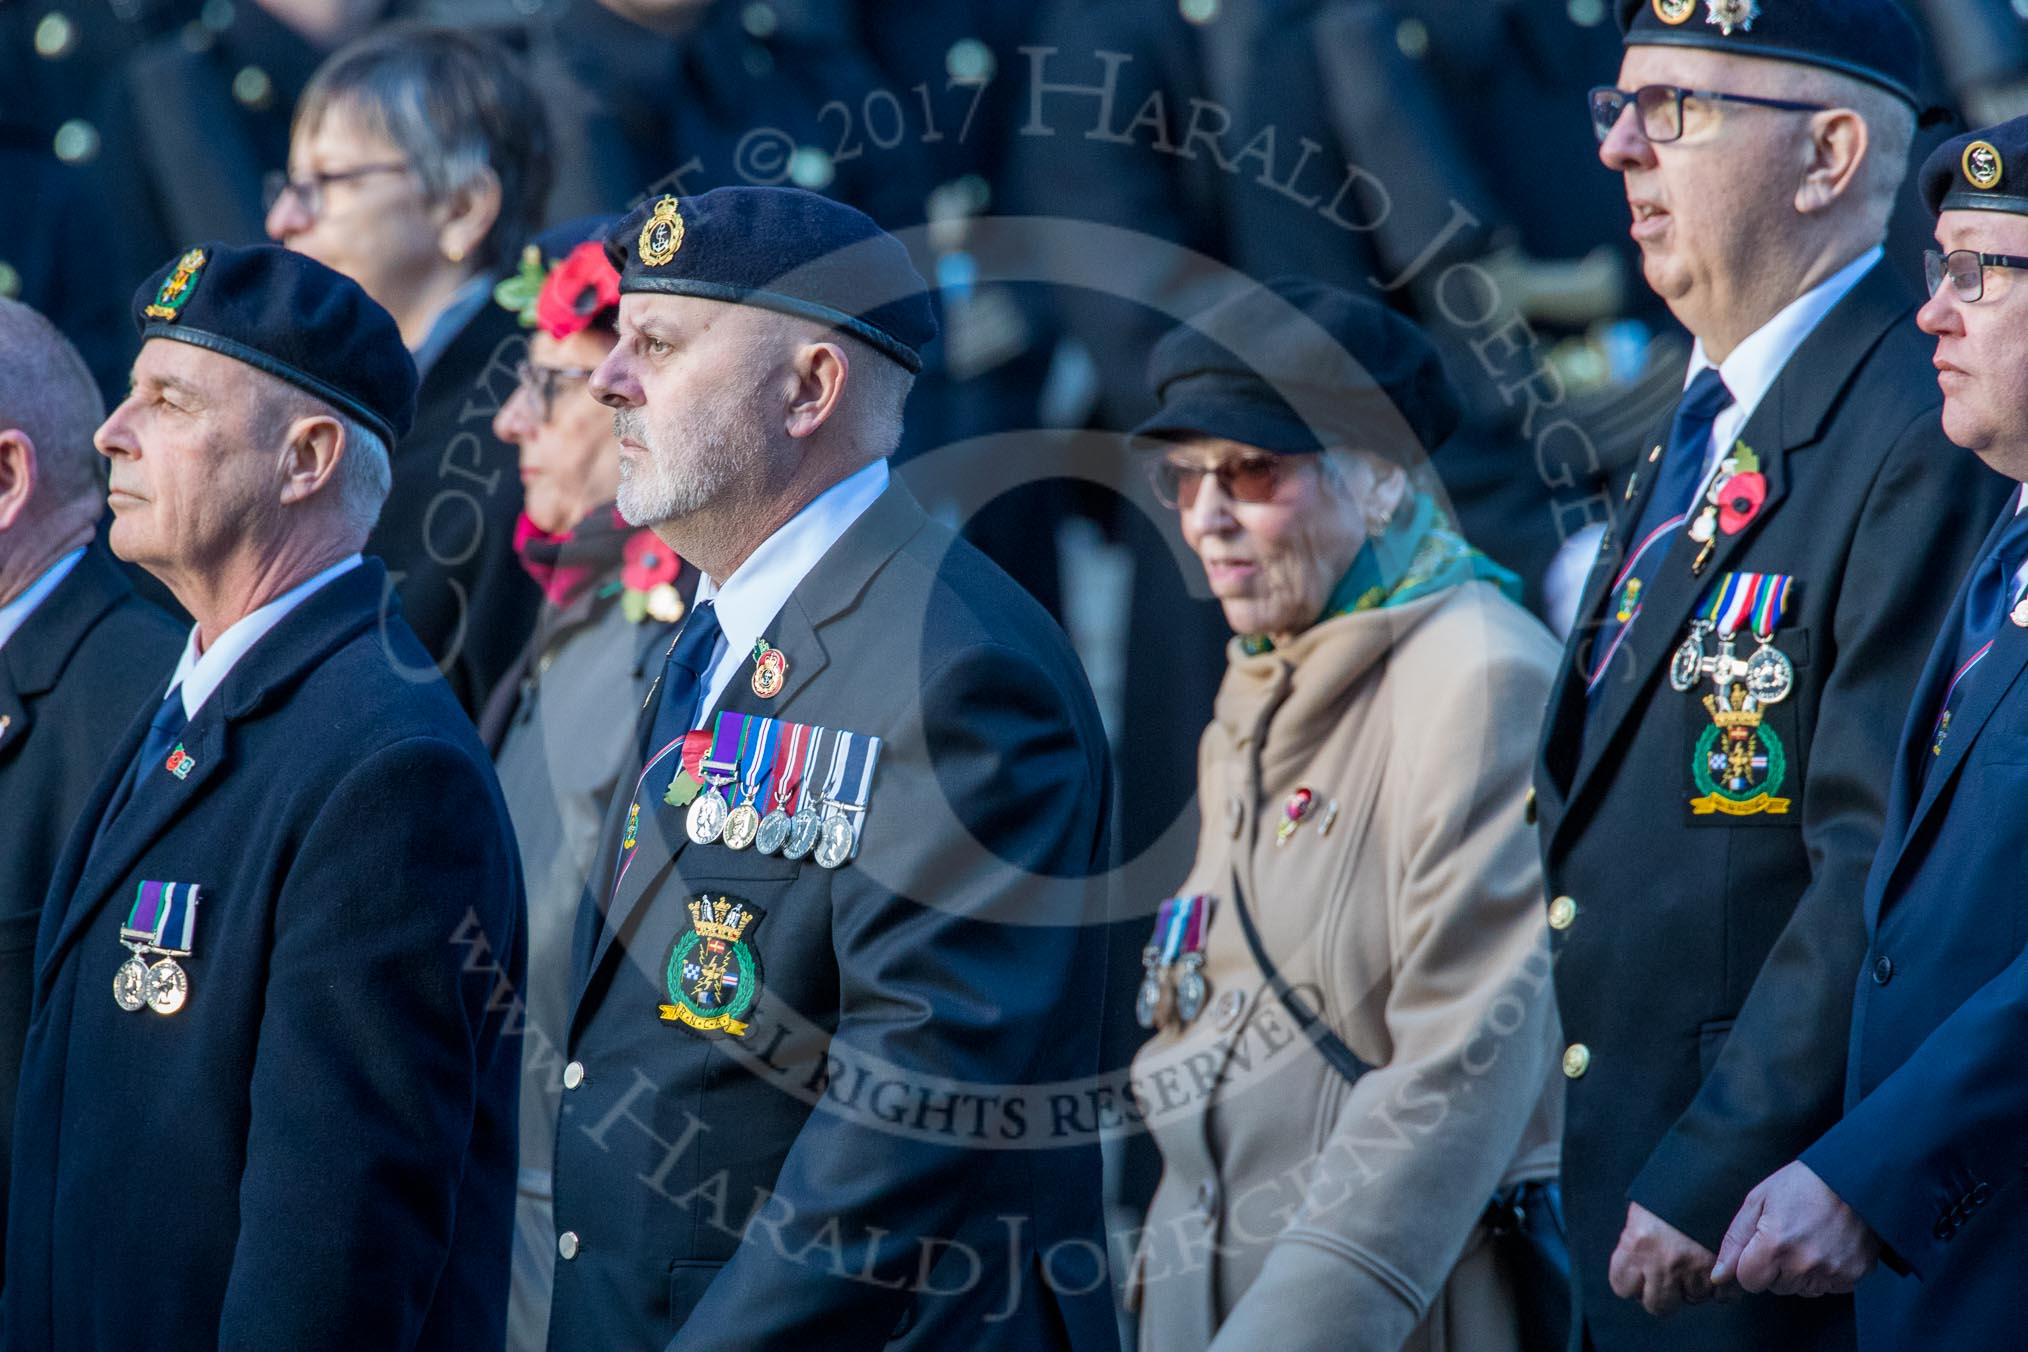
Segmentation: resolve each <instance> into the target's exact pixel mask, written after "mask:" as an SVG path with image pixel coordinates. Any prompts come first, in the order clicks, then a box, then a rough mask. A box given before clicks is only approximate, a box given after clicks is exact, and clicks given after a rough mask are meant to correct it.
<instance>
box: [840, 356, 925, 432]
mask: <svg viewBox="0 0 2028 1352" xmlns="http://www.w3.org/2000/svg"><path fill="white" fill-rule="evenodd" d="M837 337H838V341H839V342H840V344H841V345H842V346H843V347H845V348H846V349H847V352H848V354H849V357H850V360H851V362H852V374H851V375H850V377H848V379H847V383H846V389H847V390H848V393H847V395H846V398H847V399H848V400H850V401H851V403H852V405H853V408H854V412H853V417H854V419H855V422H856V440H857V441H858V443H859V446H860V449H862V450H864V451H865V452H867V454H869V455H871V456H874V457H876V458H879V459H886V458H887V457H888V456H890V455H893V454H894V453H895V451H896V450H897V449H899V448H900V446H901V433H902V423H903V418H902V414H903V411H904V410H905V409H906V408H907V406H908V395H909V391H910V390H913V389H914V388H915V376H914V375H912V374H910V372H909V370H908V368H907V367H905V366H903V365H902V364H901V363H900V362H898V361H895V360H894V359H893V358H892V357H888V356H885V355H884V354H882V353H879V352H876V351H874V349H873V348H872V347H871V346H870V345H868V344H866V343H862V342H860V341H858V340H857V339H855V338H845V337H843V336H842V335H838V336H837ZM855 385H856V386H858V389H857V390H853V389H852V387H853V386H855Z"/></svg>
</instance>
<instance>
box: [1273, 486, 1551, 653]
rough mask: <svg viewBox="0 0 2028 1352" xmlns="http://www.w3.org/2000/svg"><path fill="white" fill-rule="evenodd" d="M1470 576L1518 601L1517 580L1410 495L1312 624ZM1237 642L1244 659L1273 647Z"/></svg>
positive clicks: (1421, 497)
mask: <svg viewBox="0 0 2028 1352" xmlns="http://www.w3.org/2000/svg"><path fill="white" fill-rule="evenodd" d="M1475 578H1477V579H1483V580H1485V581H1487V582H1490V583H1492V584H1493V585H1494V586H1496V587H1498V588H1499V589H1500V590H1501V591H1502V592H1504V593H1506V595H1507V598H1508V599H1509V600H1511V601H1515V602H1519V601H1520V599H1521V579H1520V577H1519V576H1517V575H1516V574H1514V573H1512V572H1509V571H1508V570H1507V569H1505V568H1502V567H1501V566H1500V565H1499V564H1497V563H1495V562H1493V561H1492V560H1491V559H1489V558H1487V557H1486V556H1485V555H1484V554H1482V553H1480V552H1479V551H1478V550H1476V549H1474V548H1472V546H1471V545H1469V544H1467V543H1465V537H1464V536H1462V535H1459V534H1458V532H1457V528H1456V527H1455V526H1453V525H1452V524H1451V520H1450V518H1449V517H1448V516H1446V515H1445V514H1444V510H1443V508H1441V507H1439V506H1437V503H1436V499H1435V498H1433V497H1431V496H1430V495H1429V494H1427V493H1412V494H1410V495H1409V496H1408V498H1407V500H1406V501H1405V502H1404V503H1403V504H1402V510H1400V511H1397V512H1396V513H1395V514H1394V520H1393V521H1392V522H1390V523H1389V525H1388V527H1387V529H1386V530H1385V531H1384V532H1382V533H1381V534H1380V535H1378V536H1374V537H1371V538H1369V539H1368V540H1367V541H1366V543H1365V544H1363V545H1361V546H1360V547H1359V553H1358V555H1357V556H1356V557H1355V558H1354V559H1353V560H1352V566H1351V567H1350V568H1348V569H1346V570H1345V576H1343V577H1341V578H1339V579H1338V585H1337V586H1336V587H1334V588H1332V589H1331V597H1330V599H1329V600H1328V601H1326V602H1325V603H1324V613H1323V614H1321V615H1319V616H1318V617H1317V622H1318V623H1321V622H1322V621H1324V620H1328V619H1332V618H1334V617H1336V616H1339V615H1353V614H1357V613H1358V612H1360V611H1362V610H1384V609H1386V608H1387V607H1389V606H1398V605H1404V604H1406V603H1407V602H1410V601H1419V600H1421V599H1422V598H1423V597H1425V596H1428V595H1430V594H1432V593H1434V592H1438V591H1441V590H1443V589H1444V588H1445V587H1455V586H1457V585H1458V584H1459V583H1460V582H1470V581H1472V580H1473V579H1475ZM1241 643H1242V644H1243V645H1244V647H1245V650H1246V652H1247V653H1248V655H1250V656H1251V655H1258V654H1260V653H1264V652H1271V651H1273V649H1274V646H1275V645H1274V640H1273V639H1271V638H1269V637H1268V636H1267V635H1266V634H1248V635H1246V636H1245V637H1244V638H1243V639H1241Z"/></svg>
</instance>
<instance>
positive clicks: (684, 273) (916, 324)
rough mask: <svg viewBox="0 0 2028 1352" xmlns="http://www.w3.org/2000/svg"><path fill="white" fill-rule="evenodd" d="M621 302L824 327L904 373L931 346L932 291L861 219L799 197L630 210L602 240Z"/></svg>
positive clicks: (746, 195) (734, 194)
mask: <svg viewBox="0 0 2028 1352" xmlns="http://www.w3.org/2000/svg"><path fill="white" fill-rule="evenodd" d="M606 257H608V258H610V259H611V260H612V263H613V266H614V267H615V268H618V269H619V272H620V292H621V294H623V295H624V294H626V293H627V292H630V291H633V292H642V291H648V292H660V293H661V294H663V295H669V296H697V297H701V298H702V299H705V300H717V301H725V302H728V303H730V304H735V305H755V306H760V307H761V308H763V309H768V310H775V311H779V312H780V313H783V314H791V315H799V316H801V317H802V318H804V319H810V320H814V321H816V322H817V323H820V324H825V325H828V326H830V327H832V328H835V329H837V330H838V331H839V332H841V333H845V334H849V335H850V336H852V337H854V338H857V339H858V340H859V341H861V342H863V343H865V344H867V345H868V346H869V347H872V348H873V349H874V350H875V351H877V352H880V353H882V354H883V355H885V356H888V357H891V358H893V359H894V360H895V361H897V362H900V363H901V364H902V365H903V366H904V367H906V368H907V369H908V370H910V371H920V370H922V350H923V348H924V347H926V346H928V345H929V343H930V342H931V340H933V339H934V338H935V337H936V336H937V321H936V312H935V310H934V309H933V307H932V306H931V305H930V298H929V285H928V283H926V282H924V281H923V279H922V274H921V273H919V272H917V271H916V269H915V264H914V263H912V262H910V261H909V257H908V250H907V249H906V248H904V247H903V246H902V243H901V241H900V240H898V239H896V238H895V237H894V236H892V235H890V234H888V233H887V232H886V231H885V230H882V229H881V228H880V227H879V226H878V225H876V224H874V222H873V219H872V218H871V217H869V216H867V215H866V214H865V213H864V212H861V211H858V210H855V209H854V208H852V207H848V206H846V205H845V204H843V203H842V202H834V201H832V200H831V199H830V198H828V197H824V196H821V195H820V194H817V193H813V192H806V191H804V190H803V189H801V188H747V187H733V188H713V189H712V190H711V191H710V192H705V193H699V194H698V195H697V196H695V197H684V198H680V199H679V198H675V197H666V196H665V197H661V198H658V199H657V200H655V201H653V202H648V203H645V204H643V205H641V206H639V207H636V208H635V209H634V210H633V211H631V212H628V213H627V215H626V216H625V217H623V218H622V219H621V221H620V223H619V224H618V225H617V226H615V227H614V228H613V231H612V233H611V234H610V235H608V236H607V237H606Z"/></svg>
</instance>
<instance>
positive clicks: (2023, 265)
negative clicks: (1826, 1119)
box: [1719, 119, 2028, 1352]
mask: <svg viewBox="0 0 2028 1352" xmlns="http://www.w3.org/2000/svg"><path fill="white" fill-rule="evenodd" d="M1921 191H1922V198H1923V203H1924V205H1925V206H1927V207H1928V208H1929V210H1930V211H1931V212H1932V213H1934V214H1935V215H1936V242H1937V247H1936V248H1935V249H1934V250H1932V251H1930V252H1929V254H1928V260H1927V261H1928V273H1929V277H1930V282H1931V295H1930V298H1929V300H1928V302H1927V303H1926V304H1925V305H1924V306H1923V307H1922V310H1921V311H1920V313H1919V314H1918V316H1917V318H1918V319H1919V321H1920V323H1921V325H1922V330H1923V332H1924V333H1926V334H1928V335H1930V336H1931V337H1933V338H1934V339H1935V340H1936V358H1935V360H1936V366H1937V372H1938V374H1937V383H1938V385H1939V386H1940V387H1941V388H1942V390H1943V397H1944V406H1943V428H1944V431H1945V433H1946V434H1947V435H1948V436H1949V437H1950V439H1951V440H1952V441H1953V442H1955V443H1957V445H1959V446H1961V447H1963V448H1964V452H1961V454H1964V453H1965V452H1969V453H1970V454H1968V455H1966V458H1967V459H1969V458H1971V456H1973V455H1975V456H1976V457H1977V458H1978V459H1979V460H1980V461H1981V462H1983V463H1984V464H1986V465H1987V466H1989V467H1991V468H1992V469H1993V470H1995V471H1997V472H1998V473H2000V474H2002V475H2004V476H2005V477H2006V479H2007V480H2008V481H2010V482H2013V483H2017V484H2021V483H2028V392H2024V388H2023V384H2022V378H2023V373H2024V372H2028V119H2017V120H2015V121H2013V122H2009V123H2006V124H2004V125H2002V126H1998V127H1990V128H1987V129H1985V130H1982V131H1977V132H1971V133H1967V134H1965V135H1963V136H1959V137H1957V138H1956V139H1954V140H1951V141H1948V142H1945V143H1944V144H1943V145H1941V146H1939V147H1937V149H1936V151H1935V152H1934V153H1933V154H1932V155H1931V156H1930V158H1929V159H1928V161H1927V162H1926V163H1925V164H1924V165H1923V169H1922V175H1921ZM2023 491H2028V490H2023ZM2024 502H2028V498H2024V497H2023V496H2022V491H2017V492H2016V493H2014V494H2011V495H2010V496H2009V497H2008V500H2007V502H2006V505H2005V507H2004V509H2003V510H2002V511H2001V512H2000V513H1999V514H1998V520H1997V521H1996V522H1995V523H1994V525H1993V527H1992V530H1991V532H1990V534H1989V535H1988V536H1987V538H1986V542H1985V545H1984V546H1983V548H1982V549H1981V551H1980V553H1979V557H1978V561H1977V563H1976V564H1974V566H1973V568H1972V570H1971V572H1970V573H1968V574H1967V575H1966V577H1965V579H1964V583H1963V585H1962V586H1961V587H1960V588H1959V589H1958V592H1957V599H1956V600H1955V601H1954V602H1953V603H1952V605H1951V608H1950V611H1949V613H1948V615H1947V616H1946V618H1945V621H1944V624H1943V628H1942V629H1941V631H1940V632H1939V633H1938V634H1937V636H1936V642H1935V644H1934V646H1933V647H1932V648H1931V650H1930V654H1929V662H1928V664H1927V666H1925V668H1924V669H1923V674H1922V678H1921V680H1920V681H1919V682H1918V683H1917V685H1916V689H1915V696H1914V698H1913V699H1912V700H1911V701H1910V703H1909V707H1908V715H1907V719H1906V721H1905V722H1904V723H1903V725H1902V729H1901V736H1900V741H1899V744H1898V746H1897V747H1896V754H1895V759H1894V763H1893V767H1892V771H1891V776H1892V778H1891V782H1890V796H1889V799H1888V813H1887V823H1886V829H1885V831H1884V833H1883V836H1882V839H1881V842H1880V850H1879V853H1877V854H1876V855H1875V856H1874V859H1873V869H1872V872H1871V874H1870V875H1869V876H1868V877H1867V880H1866V886H1865V893H1864V899H1865V922H1866V937H1867V948H1866V953H1865V957H1864V960H1863V962H1862V964H1861V967H1860V970H1859V974H1858V981H1857V992H1856V998H1855V1004H1854V1010H1853V1017H1852V1041H1851V1057H1850V1061H1849V1062H1848V1065H1847V1070H1846V1079H1845V1115H1844V1118H1843V1120H1841V1121H1840V1122H1839V1123H1838V1124H1837V1125H1835V1126H1833V1127H1831V1128H1830V1130H1828V1131H1826V1132H1825V1133H1824V1134H1823V1136H1822V1137H1820V1138H1819V1139H1818V1140H1817V1141H1816V1142H1815V1143H1814V1144H1812V1145H1810V1146H1809V1148H1808V1149H1806V1150H1804V1151H1802V1152H1801V1157H1800V1159H1799V1160H1798V1161H1797V1162H1794V1163H1791V1164H1789V1165H1787V1166H1786V1167H1784V1168H1782V1169H1781V1170H1779V1171H1778V1172H1776V1173H1774V1174H1773V1175H1772V1176H1771V1177H1770V1178H1768V1179H1767V1180H1766V1181H1765V1182H1764V1183H1762V1184H1761V1185H1760V1186H1759V1187H1756V1188H1755V1189H1754V1190H1753V1191H1752V1192H1751V1193H1750V1194H1748V1196H1747V1198H1746V1201H1745V1203H1744V1204H1743V1205H1742V1206H1741V1208H1740V1211H1739V1215H1738V1216H1737V1217H1736V1218H1735V1219H1734V1221H1733V1224H1732V1227H1731V1229H1730V1231H1729V1232H1728V1234H1727V1235H1726V1237H1725V1244H1724V1248H1723V1250H1722V1252H1721V1253H1720V1255H1719V1267H1720V1274H1719V1275H1720V1276H1721V1277H1726V1278H1735V1277H1736V1280H1737V1281H1738V1283H1739V1284H1740V1285H1741V1286H1743V1287H1745V1288H1746V1289H1747V1290H1749V1291H1759V1290H1770V1289H1771V1290H1774V1291H1781V1292H1789V1293H1792V1294H1797V1295H1805V1296H1814V1295H1827V1294H1834V1293H1843V1292H1846V1291H1850V1290H1852V1289H1853V1287H1854V1285H1855V1284H1856V1285H1857V1288H1858V1300H1857V1303H1858V1317H1859V1345H1860V1346H1861V1347H1862V1348H1865V1349H1869V1350H1872V1349H1877V1350H1878V1352H1889V1349H1892V1350H1893V1352H1914V1350H1915V1349H1921V1348H1959V1347H2004V1346H2008V1345H2010V1344H2012V1343H2014V1342H2016V1341H2018V1340H2019V1336H2020V1321H2019V1317H2018V1313H2017V1312H2018V1309H2019V1302H2020V1281H2019V1274H2020V1272H2021V1270H2022V1266H2023V1264H2024V1263H2028V1210H2024V1208H2023V1191H2024V1190H2023V1187H2022V1169H2021V1141H2022V1139H2023V1136H2024V1134H2028V1076H2024V1075H2023V1074H2022V1072H2021V1059H2020V1048H2021V1041H2022V1035H2023V1032H2024V1030H2028V941H2024V940H2028V936H2024V932H2023V929H2022V925H2021V906H2022V890H2021V875H2020V861H2021V858H2022V856H2023V851H2024V850H2028V818H2024V816H2023V814H2022V811H2021V804H2022V802H2023V801H2024V797H2028V768H2024V766H2028V755H2024V749H2028V684H2024V682H2023V679H2022V677H2023V673H2024V671H2028V606H2024V605H2023V604H2022V602H2023V598H2024V596H2028V515H2024V514H2023V513H2022V511H2021V507H2022V505H2023V503H2024ZM1876 1260H1877V1265H1876ZM1869 1272H1870V1273H1871V1275H1870V1276H1868V1275H1867V1274H1868V1273H1869ZM1862 1277H1863V1278H1864V1280H1863V1281H1862V1280H1861V1278H1862Z"/></svg>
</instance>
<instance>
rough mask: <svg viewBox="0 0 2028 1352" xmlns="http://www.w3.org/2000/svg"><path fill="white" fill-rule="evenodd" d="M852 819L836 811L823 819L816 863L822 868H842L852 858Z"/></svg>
mask: <svg viewBox="0 0 2028 1352" xmlns="http://www.w3.org/2000/svg"><path fill="white" fill-rule="evenodd" d="M853 844H854V841H853V839H852V819H851V818H850V817H848V816H846V815H845V814H844V813H842V812H836V813H833V814H832V815H830V816H828V817H826V818H825V819H824V826H823V830H822V833H821V835H820V837H819V839H818V841H817V863H818V864H819V865H821V866H822V867H824V868H843V867H845V865H846V863H847V862H849V861H850V860H851V858H852V846H853Z"/></svg>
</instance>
